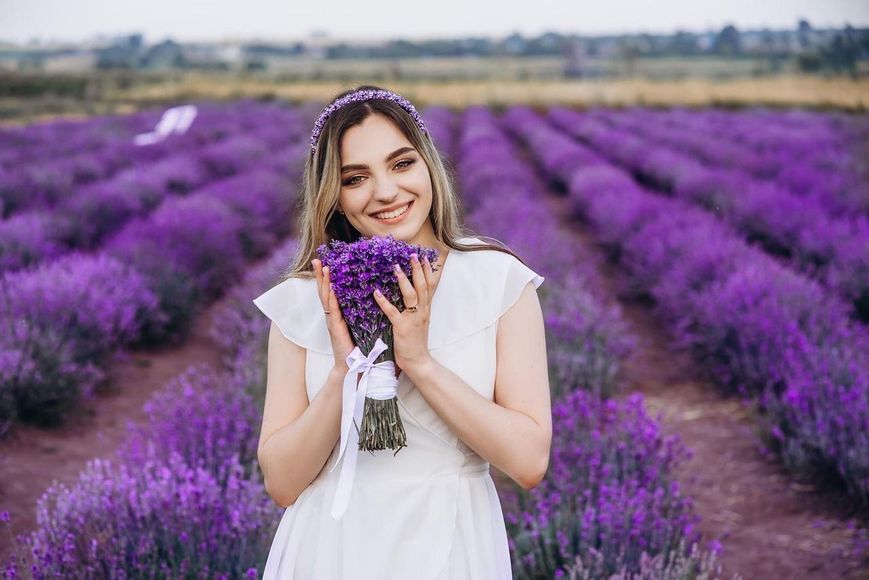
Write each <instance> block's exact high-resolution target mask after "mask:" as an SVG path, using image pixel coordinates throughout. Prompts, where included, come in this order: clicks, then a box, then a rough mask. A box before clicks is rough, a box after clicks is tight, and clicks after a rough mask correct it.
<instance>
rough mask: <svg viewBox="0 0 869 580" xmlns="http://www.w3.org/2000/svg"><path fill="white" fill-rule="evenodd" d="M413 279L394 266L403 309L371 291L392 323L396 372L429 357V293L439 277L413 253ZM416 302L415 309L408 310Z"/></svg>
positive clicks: (427, 262)
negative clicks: (402, 300)
mask: <svg viewBox="0 0 869 580" xmlns="http://www.w3.org/2000/svg"><path fill="white" fill-rule="evenodd" d="M411 269H412V270H413V272H412V274H413V283H412V284H411V281H410V280H409V279H408V278H407V276H406V275H405V274H404V272H403V271H402V270H401V269H400V268H396V270H395V276H396V278H398V287H399V288H400V289H401V295H402V297H403V298H404V305H405V310H404V311H399V310H398V308H396V307H395V305H393V304H392V303H391V302H389V300H387V299H386V297H385V296H383V295H382V294H379V293H378V292H376V291H375V292H374V301H375V302H377V305H378V306H380V309H381V310H382V311H383V312H384V314H386V316H387V318H389V321H390V322H391V323H392V338H393V348H394V349H395V365H396V366H397V367H398V371H399V373H400V372H401V369H407V370H410V369H414V368H417V367H421V366H423V365H425V364H426V363H428V362H429V361H430V360H431V354H430V353H429V350H428V327H429V320H431V297H432V295H433V294H434V290H435V288H436V287H437V284H438V280H439V279H440V271H441V270H438V273H437V274H435V272H433V271H432V267H431V264H429V261H428V258H425V265H424V266H423V265H422V264H420V262H419V257H418V256H417V255H416V254H413V255H412V258H411ZM410 306H416V307H417V309H416V312H411V311H410V310H409V307H410Z"/></svg>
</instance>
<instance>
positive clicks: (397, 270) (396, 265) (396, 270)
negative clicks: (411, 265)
mask: <svg viewBox="0 0 869 580" xmlns="http://www.w3.org/2000/svg"><path fill="white" fill-rule="evenodd" d="M392 269H393V270H395V273H396V274H398V273H399V272H401V268H399V267H398V264H393V266H392Z"/></svg>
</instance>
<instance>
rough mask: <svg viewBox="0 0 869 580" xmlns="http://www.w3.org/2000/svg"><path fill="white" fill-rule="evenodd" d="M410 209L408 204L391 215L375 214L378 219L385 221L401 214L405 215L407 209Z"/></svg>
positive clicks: (390, 213)
mask: <svg viewBox="0 0 869 580" xmlns="http://www.w3.org/2000/svg"><path fill="white" fill-rule="evenodd" d="M409 207H410V203H409V202H408V203H407V204H406V205H405V206H404V207H403V208H401V209H397V210H395V211H392V212H389V213H376V214H374V217H376V218H377V219H385V220H388V219H392V218H394V217H398V216H400V215H401V214H403V213H404V212H406V211H407V208H409Z"/></svg>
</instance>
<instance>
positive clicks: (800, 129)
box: [646, 110, 869, 216]
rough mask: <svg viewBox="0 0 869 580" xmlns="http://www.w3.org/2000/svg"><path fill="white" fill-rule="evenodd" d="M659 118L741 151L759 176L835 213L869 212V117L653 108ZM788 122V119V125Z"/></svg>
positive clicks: (652, 115)
mask: <svg viewBox="0 0 869 580" xmlns="http://www.w3.org/2000/svg"><path fill="white" fill-rule="evenodd" d="M649 113H650V114H649V115H647V116H646V118H647V120H649V119H656V120H658V121H660V122H662V123H665V124H667V125H668V126H670V127H672V128H673V129H674V130H676V131H680V132H681V133H682V134H683V135H684V134H692V135H693V136H694V139H697V140H704V139H705V140H709V141H714V142H716V143H717V144H718V145H719V147H721V148H723V149H732V150H734V151H739V152H740V155H739V157H741V159H740V163H742V165H740V167H742V168H743V169H746V170H749V171H751V172H752V173H753V174H754V175H756V176H757V177H762V178H765V179H774V180H775V181H776V182H777V183H778V184H779V185H780V186H781V187H784V188H785V189H787V190H789V191H791V192H793V193H795V194H797V195H801V196H807V197H812V198H814V199H818V200H820V201H821V202H823V205H824V207H825V209H826V210H827V211H829V212H830V213H831V215H834V216H847V215H851V214H853V213H854V212H857V213H862V214H864V215H865V214H869V189H867V187H869V181H867V179H866V177H867V170H869V167H867V164H866V160H865V150H864V151H863V152H861V147H862V148H864V149H865V144H866V143H867V142H869V119H867V117H866V116H857V115H853V114H851V115H848V114H841V115H833V114H832V113H827V114H825V115H824V116H823V117H821V118H820V119H814V120H815V122H811V121H812V120H813V119H812V118H811V117H810V118H809V119H806V118H805V115H804V113H805V112H801V113H803V114H799V115H798V114H797V113H796V112H794V113H792V114H791V115H790V117H789V118H781V119H779V121H780V122H776V119H777V117H780V116H773V115H758V114H754V115H749V114H738V113H725V112H722V111H715V110H710V111H703V112H700V113H698V112H692V111H683V110H675V111H649ZM784 123H788V124H787V125H785V124H784Z"/></svg>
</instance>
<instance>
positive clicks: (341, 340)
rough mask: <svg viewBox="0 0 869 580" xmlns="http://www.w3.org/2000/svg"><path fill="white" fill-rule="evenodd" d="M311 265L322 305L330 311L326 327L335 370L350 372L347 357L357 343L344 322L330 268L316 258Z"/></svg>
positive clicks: (325, 309)
mask: <svg viewBox="0 0 869 580" xmlns="http://www.w3.org/2000/svg"><path fill="white" fill-rule="evenodd" d="M311 264H312V265H313V266H314V273H315V274H316V275H317V292H318V294H319V296H320V303H321V304H322V306H323V311H324V313H325V312H326V311H328V313H327V314H325V316H326V326H327V328H328V329H329V336H330V337H331V339H332V352H333V353H334V354H335V368H338V369H341V370H343V371H344V372H346V371H349V370H350V367H348V366H347V356H348V355H349V354H350V353H351V352H353V349H354V348H356V343H354V342H353V337H352V336H351V335H350V329H349V328H347V321H346V320H344V315H343V314H342V313H341V307H340V306H339V305H338V298H337V296H335V291H334V290H333V289H332V280H331V277H330V272H329V266H323V263H322V262H321V261H320V260H319V259H316V258H315V259H314V260H312V261H311Z"/></svg>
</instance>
